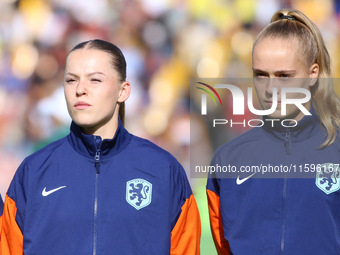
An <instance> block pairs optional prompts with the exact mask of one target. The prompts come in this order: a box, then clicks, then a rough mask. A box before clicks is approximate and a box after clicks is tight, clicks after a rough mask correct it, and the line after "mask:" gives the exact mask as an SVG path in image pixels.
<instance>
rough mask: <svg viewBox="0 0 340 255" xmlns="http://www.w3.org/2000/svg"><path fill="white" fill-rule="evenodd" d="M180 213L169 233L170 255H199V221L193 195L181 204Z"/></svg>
mask: <svg viewBox="0 0 340 255" xmlns="http://www.w3.org/2000/svg"><path fill="white" fill-rule="evenodd" d="M181 209H182V212H181V215H180V216H179V218H178V220H177V222H176V225H175V227H174V228H173V230H172V231H171V250H170V254H171V255H199V254H200V240H201V219H200V215H199V212H198V207H197V204H196V200H195V197H194V195H193V194H192V195H191V196H190V197H189V198H188V199H187V200H186V201H185V203H184V204H183V206H182V208H181Z"/></svg>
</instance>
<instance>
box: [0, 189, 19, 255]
mask: <svg viewBox="0 0 340 255" xmlns="http://www.w3.org/2000/svg"><path fill="white" fill-rule="evenodd" d="M16 213H17V207H16V205H15V202H14V201H13V199H11V198H10V197H8V196H7V195H6V199H5V206H4V211H3V215H2V217H1V218H2V228H1V243H0V248H1V249H0V254H1V255H23V254H24V252H23V235H22V233H21V230H20V228H19V226H18V224H17V222H16V221H15V216H16Z"/></svg>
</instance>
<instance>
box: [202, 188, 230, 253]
mask: <svg viewBox="0 0 340 255" xmlns="http://www.w3.org/2000/svg"><path fill="white" fill-rule="evenodd" d="M207 196H208V206H209V217H210V227H211V233H212V236H213V239H214V242H215V246H216V250H217V253H218V254H219V255H230V246H229V243H228V241H227V240H226V239H225V238H224V233H223V226H222V218H221V210H220V197H219V196H218V195H217V194H216V193H215V192H213V191H211V190H208V189H207Z"/></svg>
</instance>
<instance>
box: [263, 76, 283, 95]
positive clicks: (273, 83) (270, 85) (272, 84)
mask: <svg viewBox="0 0 340 255" xmlns="http://www.w3.org/2000/svg"><path fill="white" fill-rule="evenodd" d="M275 88H276V89H275ZM273 92H276V93H277V94H279V93H280V90H279V84H278V81H277V79H275V78H269V79H268V81H267V84H266V96H267V97H272V96H273Z"/></svg>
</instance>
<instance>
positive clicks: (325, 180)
mask: <svg viewBox="0 0 340 255" xmlns="http://www.w3.org/2000/svg"><path fill="white" fill-rule="evenodd" d="M315 184H316V186H317V187H318V188H319V189H321V190H322V191H323V192H325V193H326V194H327V195H328V194H330V193H333V192H335V191H337V190H339V189H340V169H339V164H333V163H325V164H322V165H320V166H319V167H318V171H316V180H315Z"/></svg>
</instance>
